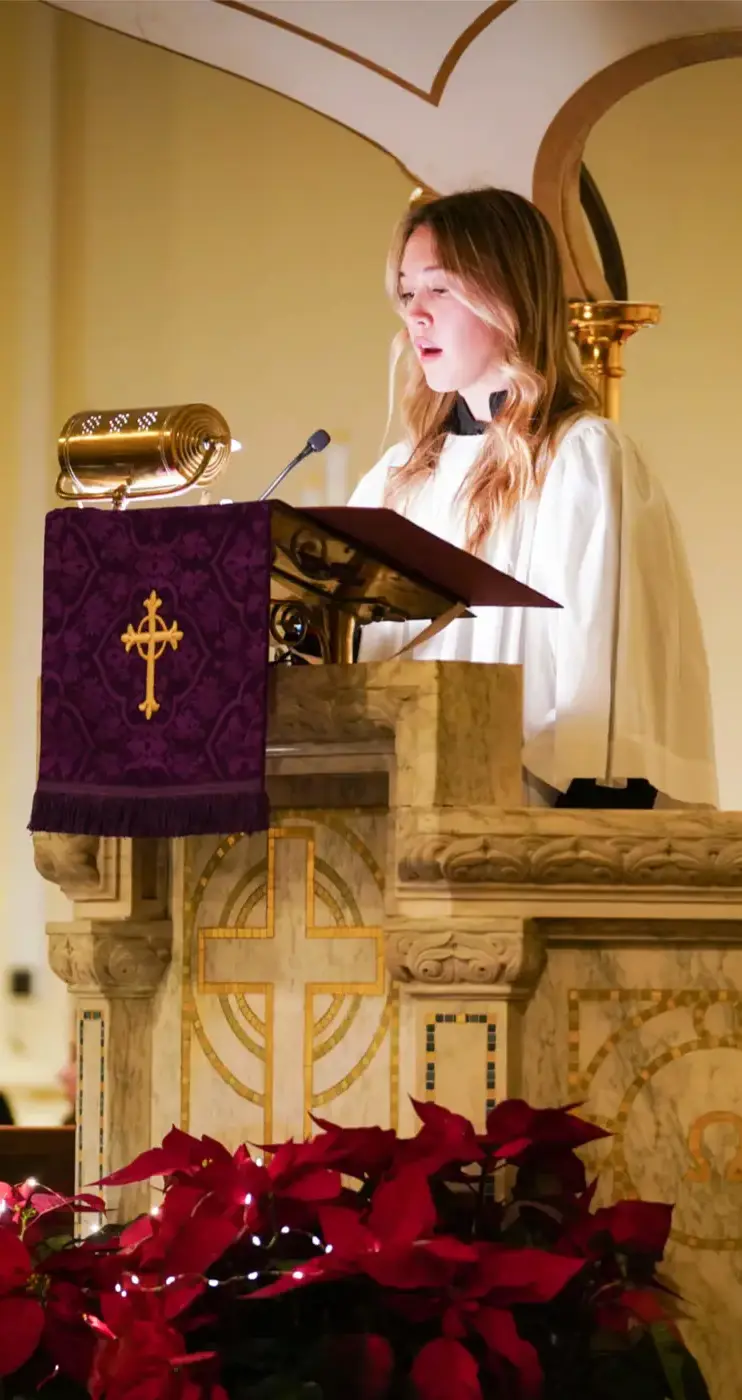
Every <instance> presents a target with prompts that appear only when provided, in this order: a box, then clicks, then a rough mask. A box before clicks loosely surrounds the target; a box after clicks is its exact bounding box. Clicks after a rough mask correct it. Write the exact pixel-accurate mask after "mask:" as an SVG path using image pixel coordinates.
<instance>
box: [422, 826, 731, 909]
mask: <svg viewBox="0 0 742 1400" xmlns="http://www.w3.org/2000/svg"><path fill="white" fill-rule="evenodd" d="M444 822H445V826H444V824H443V823H444ZM415 826H416V821H415V820H414V819H413V820H412V821H411V822H404V821H403V823H402V827H401V829H400V831H399V835H398V848H397V849H398V857H397V859H398V873H399V878H400V880H401V882H402V883H403V884H404V885H410V884H417V885H419V884H423V883H424V884H428V885H437V884H441V883H447V884H449V885H454V886H457V887H461V886H462V885H490V886H498V887H500V888H502V887H504V886H508V887H511V888H512V887H520V888H521V889H524V888H525V889H527V888H529V887H530V888H534V887H536V888H538V889H541V890H543V889H545V888H551V889H559V888H561V889H565V888H570V887H572V888H575V887H585V886H591V887H593V888H595V887H600V888H601V889H602V890H605V889H610V888H611V887H613V888H617V889H621V890H624V891H626V890H643V889H647V890H657V891H664V890H667V891H670V890H673V891H674V890H689V889H690V890H694V891H698V892H699V893H700V892H709V893H710V892H712V891H715V890H724V891H730V892H732V891H736V892H742V818H741V817H740V815H739V814H738V813H716V812H708V813H706V812H702V811H698V812H689V813H688V814H687V815H686V814H683V813H679V812H630V811H625V812H574V813H572V812H567V811H559V810H554V811H552V810H549V809H544V810H541V809H538V808H533V809H528V808H523V809H521V810H519V811H513V812H509V813H508V812H503V811H498V810H496V809H492V808H490V809H487V808H484V807H481V808H470V809H468V810H467V809H462V810H460V811H459V810H455V809H452V810H451V811H449V812H446V813H445V815H444V818H443V821H441V822H440V824H438V822H437V821H436V820H435V819H433V821H431V822H430V823H429V829H428V830H421V829H420V828H419V826H418V829H415ZM436 826H437V829H435V827H436ZM430 827H433V829H430Z"/></svg>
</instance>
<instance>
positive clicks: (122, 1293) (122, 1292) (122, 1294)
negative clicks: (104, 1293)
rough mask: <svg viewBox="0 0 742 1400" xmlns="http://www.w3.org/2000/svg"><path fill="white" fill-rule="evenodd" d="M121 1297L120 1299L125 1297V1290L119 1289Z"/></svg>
mask: <svg viewBox="0 0 742 1400" xmlns="http://www.w3.org/2000/svg"><path fill="white" fill-rule="evenodd" d="M121 1297H122V1298H125V1297H126V1289H125V1288H122V1289H121Z"/></svg>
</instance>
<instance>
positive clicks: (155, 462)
mask: <svg viewBox="0 0 742 1400" xmlns="http://www.w3.org/2000/svg"><path fill="white" fill-rule="evenodd" d="M329 441H330V438H329V435H328V434H327V433H326V432H324V430H322V429H320V430H318V431H317V432H316V433H313V435H312V437H310V438H309V439H308V441H307V443H306V445H305V446H304V448H303V449H302V451H301V452H300V453H299V454H298V455H297V456H296V457H295V458H294V459H293V460H292V461H291V462H289V463H288V465H287V466H286V467H284V468H283V470H282V471H281V472H280V473H279V475H278V476H277V477H276V478H275V480H274V481H272V482H271V484H270V486H269V487H268V488H267V490H266V491H264V492H263V494H262V496H261V498H260V499H261V500H264V499H265V498H266V497H267V496H269V495H271V494H272V492H273V491H274V490H275V488H276V487H277V486H278V485H279V484H280V483H281V482H282V481H283V479H284V477H286V476H287V475H288V473H289V472H290V471H291V470H292V469H293V468H294V467H295V466H297V465H298V463H299V462H301V461H302V460H303V459H304V458H305V457H307V456H309V455H310V454H311V453H313V452H321V451H323V450H324V448H325V447H327V445H328V443H329ZM238 447H239V444H238V443H235V441H234V439H233V438H232V435H231V433H230V430H229V427H228V425H227V423H226V421H225V419H224V418H223V417H222V415H221V414H220V413H218V412H217V411H216V409H213V408H210V407H209V406H208V405H206V404H184V405H181V406H177V407H167V408H133V409H118V410H116V411H109V412H103V411H87V412H84V413H76V414H74V415H73V417H72V418H70V419H69V420H68V421H67V423H66V424H65V426H64V428H63V429H62V432H61V435H60V438H59V444H58V457H59V466H60V473H59V477H58V479H57V494H58V495H59V496H60V497H61V499H62V500H63V501H66V502H69V503H72V502H74V503H76V504H77V505H78V506H85V505H105V504H110V505H111V506H112V507H113V509H114V510H124V509H125V508H126V506H127V504H128V503H129V502H130V501H134V502H142V503H150V502H151V503H154V502H157V501H160V500H163V499H165V498H167V497H170V496H175V495H182V494H184V493H185V492H188V491H192V490H193V489H194V488H196V487H200V488H206V487H208V486H210V485H211V484H212V482H214V481H215V479H216V477H217V476H218V475H219V474H220V472H221V471H222V470H223V468H224V467H225V466H226V465H227V463H228V461H229V458H230V455H231V452H232V450H233V449H235V448H238ZM204 508H205V509H229V505H228V504H226V503H225V504H224V505H222V506H210V505H206V506H204ZM270 512H271V542H272V559H271V601H270V634H271V641H272V644H273V654H272V659H273V660H274V661H291V660H292V658H293V657H294V656H295V655H296V654H297V649H298V648H300V647H302V646H303V644H304V643H305V641H306V639H307V638H309V637H311V638H313V639H314V643H315V649H316V650H318V651H319V653H320V655H319V657H310V656H304V657H302V659H303V660H311V661H316V660H320V661H323V662H326V663H327V662H341V663H349V662H352V661H353V659H354V636H355V630H356V627H357V626H358V625H363V624H364V623H369V622H379V621H383V620H388V621H391V622H409V621H415V620H428V621H429V622H430V628H429V629H427V630H426V632H425V633H423V634H421V636H420V638H419V639H418V640H422V639H423V637H424V636H427V635H432V633H434V632H438V631H440V630H441V628H442V627H444V626H446V625H447V623H448V622H450V621H451V620H452V619H453V618H454V617H466V616H471V614H470V613H469V612H468V609H469V607H471V606H475V605H479V606H487V605H490V606H501V607H502V606H516V607H517V606H520V607H524V606H525V607H550V606H551V607H553V606H554V604H553V603H551V602H550V600H549V599H547V598H544V597H542V595H541V594H539V593H535V592H534V591H533V589H530V588H527V587H526V586H525V585H523V584H520V583H518V582H517V581H516V580H515V579H511V578H509V577H508V576H507V575H506V574H502V573H500V572H499V571H498V570H497V569H493V568H491V567H490V566H489V565H487V564H485V563H484V562H483V561H482V560H480V559H476V558H475V557H474V556H473V555H470V554H466V553H465V552H464V551H463V550H460V549H456V548H455V547H454V546H453V545H450V544H448V543H446V541H445V540H439V539H438V538H437V537H436V536H432V535H429V534H428V532H427V531H426V530H422V529H420V527H419V526H417V525H413V524H412V522H411V521H409V520H405V519H404V517H403V516H400V515H398V514H397V513H396V512H395V511H390V510H368V509H366V510H363V509H359V508H357V507H356V508H350V507H322V508H320V507H317V508H312V509H311V510H306V509H305V510H297V509H295V508H294V507H292V506H288V505H285V504H284V503H283V502H282V501H275V500H274V501H272V502H271V504H270Z"/></svg>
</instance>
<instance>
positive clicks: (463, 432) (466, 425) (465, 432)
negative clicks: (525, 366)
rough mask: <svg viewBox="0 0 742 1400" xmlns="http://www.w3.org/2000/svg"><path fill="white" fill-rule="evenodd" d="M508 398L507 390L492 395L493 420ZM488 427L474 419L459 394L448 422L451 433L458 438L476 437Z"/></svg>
mask: <svg viewBox="0 0 742 1400" xmlns="http://www.w3.org/2000/svg"><path fill="white" fill-rule="evenodd" d="M507 396H508V391H507V389H498V390H497V392H496V393H494V394H490V413H491V415H492V417H493V418H496V417H497V415H498V413H499V412H500V409H501V408H502V406H503V404H504V402H505V400H506V398H507ZM486 427H487V424H486V423H480V422H479V419H477V418H475V417H474V414H473V413H472V411H471V409H470V407H469V405H468V403H467V402H466V399H462V397H461V395H460V394H457V395H456V402H455V404H454V406H453V408H452V409H451V417H450V419H449V422H448V431H449V433H454V434H455V436H456V437H474V436H475V435H476V434H478V433H483V432H484V430H485V428H486Z"/></svg>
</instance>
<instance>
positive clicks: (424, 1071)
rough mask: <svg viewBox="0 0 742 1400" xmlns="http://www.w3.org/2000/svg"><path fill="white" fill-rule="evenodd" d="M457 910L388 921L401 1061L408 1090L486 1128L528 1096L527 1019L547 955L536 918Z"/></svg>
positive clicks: (388, 959)
mask: <svg viewBox="0 0 742 1400" xmlns="http://www.w3.org/2000/svg"><path fill="white" fill-rule="evenodd" d="M403 903H404V905H405V906H406V907H407V908H411V907H412V906H413V905H414V900H408V899H405V900H404V901H403ZM451 903H452V904H453V905H454V907H453V908H452V909H451V912H450V914H446V915H445V916H443V917H441V916H440V915H435V914H431V915H425V914H420V915H419V916H418V917H415V916H414V915H413V914H412V913H408V914H402V915H398V916H396V917H395V916H391V917H388V918H387V920H386V925H385V931H386V962H387V967H388V969H389V972H390V973H391V975H392V977H393V978H394V979H395V980H396V981H398V982H399V983H401V989H400V1000H401V1034H402V1036H403V1037H406V1039H407V1042H408V1046H409V1049H408V1053H407V1054H406V1055H405V1056H404V1057H403V1059H404V1062H405V1063H406V1064H407V1065H408V1066H410V1067H412V1066H414V1076H415V1083H414V1085H413V1084H410V1085H408V1086H406V1087H407V1088H408V1091H409V1092H412V1093H414V1095H415V1096H416V1097H417V1098H420V1099H426V1100H432V1101H435V1102H440V1103H443V1104H446V1105H447V1106H456V1107H457V1108H458V1109H459V1110H460V1111H461V1112H462V1113H464V1114H465V1115H466V1116H467V1117H470V1118H471V1119H472V1120H473V1122H474V1123H475V1124H477V1126H480V1127H483V1126H484V1120H485V1118H486V1116H487V1113H488V1111H489V1110H490V1108H493V1107H494V1105H495V1103H496V1101H497V1100H499V1099H504V1098H514V1097H518V1096H519V1095H520V1093H521V1079H522V1032H523V1012H524V1008H525V1004H526V1002H527V1001H528V998H529V997H530V995H531V993H532V991H533V988H534V986H535V984H536V981H537V980H538V976H539V973H540V971H541V968H542V966H543V961H544V955H543V947H542V944H541V941H540V939H539V937H538V934H537V933H536V929H535V925H534V924H533V923H531V922H530V921H529V920H526V919H522V918H519V917H508V916H503V917H494V918H493V917H492V916H489V915H481V914H476V913H472V912H470V911H467V912H463V911H462V912H458V911H457V910H456V908H455V898H454V899H452V900H451ZM402 1102H403V1103H404V1097H403V1100H402ZM411 1126H412V1124H411V1123H410V1124H408V1127H411Z"/></svg>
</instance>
